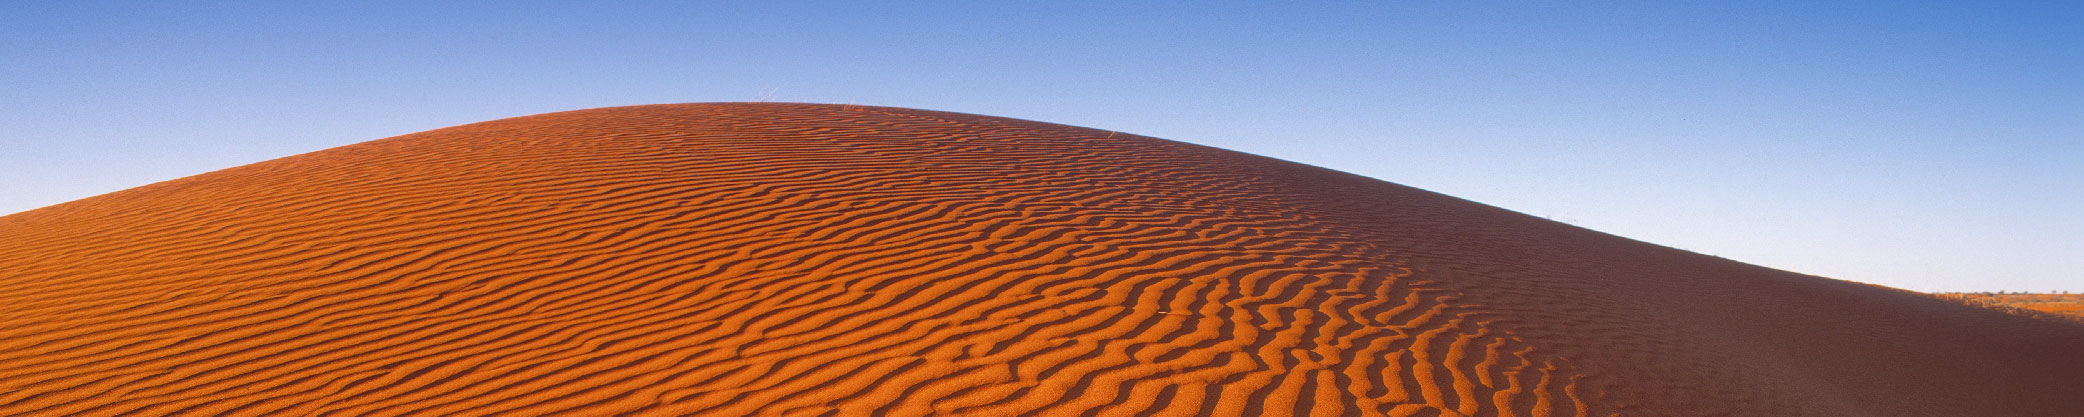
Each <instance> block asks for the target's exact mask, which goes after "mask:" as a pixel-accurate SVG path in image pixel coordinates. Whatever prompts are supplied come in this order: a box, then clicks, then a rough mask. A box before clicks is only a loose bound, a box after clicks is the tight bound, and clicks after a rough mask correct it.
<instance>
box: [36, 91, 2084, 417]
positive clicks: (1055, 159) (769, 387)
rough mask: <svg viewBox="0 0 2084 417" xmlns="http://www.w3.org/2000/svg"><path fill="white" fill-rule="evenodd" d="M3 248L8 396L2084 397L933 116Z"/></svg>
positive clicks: (1207, 161)
mask: <svg viewBox="0 0 2084 417" xmlns="http://www.w3.org/2000/svg"><path fill="white" fill-rule="evenodd" d="M0 236H7V237H8V238H7V239H0V254H5V256H4V257H0V300H6V301H7V302H6V303H0V415H171V414H184V415H185V414H216V415H403V414H412V415H531V414H535V415H549V414H562V415H619V414H627V415H773V414H785V415H868V414H887V415H928V414H944V415H1182V416H1185V415H1289V414H1293V415H1393V416H1415V415H1445V416H1453V415H1470V416H1580V415H1595V416H1604V415H1616V414H1618V415H1631V416H1633V415H1643V416H1655V415H1700V416H1708V415H1819V416H1821V415H1838V416H1845V415H1851V416H1859V415H1869V416H1893V415H2025V416H2058V415H2070V414H2072V413H2073V412H2074V411H2076V410H2084V397H2080V396H2077V395H2074V394H2075V393H2077V392H2080V390H2084V383H2080V382H2078V381H2079V380H2078V379H2077V378H2076V376H2078V375H2084V326H2077V325H2074V324H2065V323H2056V322H2047V321H2035V320H2028V319H2022V318H2018V317H2013V316H2008V315H2005V314H2002V313H1998V312H1993V311H1987V310H1981V309H1974V308H1968V307H1964V306H1960V305H1958V304H1955V303H1951V302H1947V301H1944V300H1937V299H1933V298H1931V297H1925V296H1921V295H1918V294H1911V293H1907V292H1901V291H1896V290H1892V289H1887V288H1880V287H1873V286H1866V285H1861V284H1854V283H1847V282H1842V281H1834V280H1827V279H1822V278H1816V277H1810V276H1802V275H1797V274H1792V273H1787V272H1782V271H1776V270H1771V269H1766V268H1760V267H1755V266H1750V265H1744V264H1740V263H1735V262H1730V261H1726V260H1721V259H1718V258H1712V257H1706V256H1700V255H1695V254H1691V253H1686V252H1682V251H1677V250H1672V249H1668V248H1663V247H1658V246H1654V245H1647V244H1643V243H1640V242H1635V241H1630V240H1627V239H1621V238H1618V237H1614V236H1609V235H1604V234H1600V233H1597V232H1592V231H1588V230H1583V229H1579V228H1575V227H1570V226H1567V225H1562V224H1559V223H1554V222H1549V221H1546V220H1541V219H1538V218H1533V217H1529V216H1524V215H1520V214H1517V213H1512V212H1509V211H1505V210H1501V209H1497V208H1492V207H1488V206H1483V205H1480V204H1475V203H1472V202H1468V201H1464V200H1459V199H1455V198H1452V197H1447V196H1442V195H1438V194H1434V193H1430V192H1425V191H1422V190H1417V189H1412V188H1408V187H1403V186H1399V185H1395V184H1390V183H1385V182H1381V181H1376V180H1372V179H1366V178H1361V177H1357V176H1352V175H1348V174H1343V173H1338V172H1334V171H1329V170H1324V169H1320V168H1315V167H1309V166H1305V165H1300V164H1294V163H1289V162H1284V161H1278V160H1273V159H1268V158H1263V157H1257V156H1251V155H1246V154H1240V153H1235V152H1229V151H1223V150H1218V149H1213V148H1207V147H1200V146H1195V145H1188V144H1183V143H1178V142H1171V141H1164V140H1157V139H1150V138H1143V137H1136V136H1133V135H1123V134H1117V133H1114V132H1108V131H1100V130H1092V129H1084V128H1076V127H1069V126H1062V125H1052V124H1046V123H1037V122H1028V121H1020V120H1012V119H1003V118H992V117H984V116H975V115H965V114H956V113H945V112H932V111H920V110H907V109H894V108H880V107H863V106H830V105H802V104H771V103H767V104H696V105H660V106H638V107H623V108H609V109H595V110H584V111H576V112H565V113H553V114H547V115H538V116H529V117H522V118H514V119H506V120H499V121H492V122H486V123H479V124H472V125H465V126H458V127H454V128H447V129H440V130H434V131H429V132H424V133H418V134H413V135H407V136H401V137H396V138H390V139H384V140H378V141H373V142H368V143H363V144H358V145H353V146H347V147H342V148H336V149H331V150H326V151H321V152H315V153H311V154H305V155H299V156H295V157H290V158H284V159H279V160H274V161H268V162H263V163H258V164H253V165H248V166H242V167H237V168H232V169H228V170H224V171H219V172H214V173H210V174H204V175H200V176H195V177H190V178H184V179H179V180H174V181H169V182H165V183H160V184H154V185H151V186H147V187H141V188H137V189H133V190H127V191H123V192H118V193H113V194H109V195H104V196H100V197H95V198H90V199H86V200H81V201H77V202H73V203H68V204H63V205H58V206H53V207H49V208H44V209H39V210H34V211H30V212H25V213H20V214H16V215H10V216H5V217H0Z"/></svg>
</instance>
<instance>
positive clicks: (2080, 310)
mask: <svg viewBox="0 0 2084 417" xmlns="http://www.w3.org/2000/svg"><path fill="white" fill-rule="evenodd" d="M1939 296H1940V297H1945V298H1949V299H1954V300H1961V301H1963V302H1967V303H1969V304H1972V305H1982V306H1988V307H1992V308H1997V309H2001V310H2008V311H2012V312H2015V313H2024V314H2027V315H2034V314H2031V313H2025V311H2038V312H2042V313H2049V314H2054V315H2057V316H2062V317H2067V318H2069V319H2071V320H2078V321H2080V322H2084V294H1992V293H1974V292H1950V293H1940V294H1939ZM2021 310H2024V311H2021Z"/></svg>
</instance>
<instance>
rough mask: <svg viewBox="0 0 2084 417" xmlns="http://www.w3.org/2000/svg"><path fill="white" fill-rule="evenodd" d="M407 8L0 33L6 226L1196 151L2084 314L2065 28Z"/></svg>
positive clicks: (2079, 145)
mask: <svg viewBox="0 0 2084 417" xmlns="http://www.w3.org/2000/svg"><path fill="white" fill-rule="evenodd" d="M419 3H420V2H396V3H388V4H380V3H374V2H359V3H357V4H356V5H353V6H347V5H309V4H286V3H284V2H250V3H239V2H223V3H218V2H212V3H188V4H180V5H169V4H161V3H158V2H136V3H122V2H50V3H47V4H26V3H23V2H9V3H4V4H0V39H4V40H5V42H0V213H13V212H19V211H24V210H29V209H34V208H37V207H42V206H47V205H51V204H57V203H62V202H66V201H70V200H75V199H79V198H84V197H89V196H93V195H97V194H101V193H106V192H111V191H116V190H121V189H125V188H130V187H135V186H139V185H144V184H149V183H153V182H158V181H163V180H169V179H174V178H179V177H184V176H189V175H194V174H200V173H203V172H208V171H212V170H217V169H222V168H228V167H232V166H237V165H243V164H247V163H253V162H259V161H263V160H267V159H272V158H278V157H283V156H288V155H294V154H299V153H304V152H311V151H317V150H321V149H326V148H330V147H334V146H340V145H346V144H351V143H356V142H363V141H368V140H374V139H378V138H383V137H388V136H395V135H401V134H406V133H413V132H418V131H423V130H428V129H434V128H440V127H447V126H453V125H458V124H464V123H471V122H478V121H485V120H491V119H498V118H505V117H514V116H522V115H529V114H536V113H544V112H553V111H563V110H575V109H582V108H593V107H604V106H620V105H634V104H652V103H680V102H710V101H754V100H761V99H767V100H772V101H799V102H826V103H857V104H868V105H882V106H898V107H913V108H925V109H934V110H947V111H957V112H965V113H977V114H985V115H993V116H1005V117H1016V118H1023V119H1032V120H1039V121H1046V122H1054V123H1064V124H1071V125H1079V126H1087V127H1094V128H1102V129H1110V130H1117V131H1123V132H1128V133H1135V134H1141V135H1146V136H1154V137H1160V138H1166V139H1174V140H1181V141H1187V142H1193V143H1199V144H1204V145H1210V146H1216V147H1222V148H1227V149H1233V150H1238V151H1244V152H1250V153H1255V154H1260V155H1266V156H1272V157H1276V158H1282V159H1287V160H1291V161H1297V162H1302V163H1307V164H1312V165H1318V166H1323V167H1328V168H1333V169H1338V170H1342V171H1347V172H1352V173H1356V174H1361V175H1366V176H1369V177H1374V178H1379V179H1382V180H1386V181H1390V182H1396V183H1400V184H1405V185H1410V186H1414V187H1419V188H1423V189H1427V190H1432V191H1437V192H1441V193H1445V194H1449V195H1453V196H1457V197H1461V198H1466V199H1470V200H1475V201H1478V202H1482V203H1486V204H1491V205H1495V206H1500V207H1504V208H1507V209H1511V210H1515V211H1519V212H1523V213H1528V214H1533V215H1538V216H1545V217H1549V218H1552V219H1556V220H1562V221H1566V222H1569V223H1572V224H1576V225H1579V226H1583V227H1588V228H1592V229H1595V230H1600V231H1604V232H1608V233H1613V234H1617V235H1621V236H1626V237H1630V238H1634V239H1639V240H1644V241H1648V242H1652V243H1657V244H1663V245H1667V246H1673V247H1678V248H1681V249H1687V250H1692V251H1696V252H1701V253H1706V254H1711V255H1717V256H1722V257H1725V258H1730V259H1735V260H1739V261H1744V262H1749V263H1754V264H1760V265H1765V266H1770V267H1775V268H1780V269H1787V270H1791V271H1796V272H1802V273H1809V274H1816V275H1822V276H1828V277H1833V278H1839V279H1848V280H1855V281H1862V282H1870V283H1876V284H1882V285H1888V286H1894V287H1899V288H1906V289H1912V290H1920V291H1941V290H1950V291H1997V290H2008V291H2020V290H2030V291H2054V290H2068V291H2072V292H2079V291H2084V214H2079V213H2084V3H2079V2H2065V1H2056V2H1940V3H1927V2H1872V3H1862V2H1835V3H1832V4H1812V2H1784V3H1783V2H1731V3H1729V4H1722V5H1701V4H1690V3H1693V2H1600V3H1599V4H1596V5H1554V4H1539V3H1528V4H1520V3H1496V2H1481V3H1478V2H1444V1H1365V2H1325V3H1322V4H1312V5H1307V6H1301V5H1274V4H1268V2H1154V3H1151V4H1147V5H1121V4H1114V3H1112V2H1093V3H1067V2H1004V3H995V4H978V3H982V2H903V3H896V2H893V3H896V4H877V5H864V4H853V3H848V2H789V3H787V4H768V3H780V2H749V3H759V4H739V5H729V4H719V3H707V2H703V3H695V4H674V3H628V4H619V5H616V6H595V5H586V4H576V3H555V2H481V3H470V2H456V3H448V4H445V5H424V4H419ZM1682 3H1684V4H1682Z"/></svg>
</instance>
